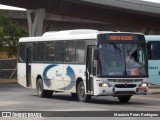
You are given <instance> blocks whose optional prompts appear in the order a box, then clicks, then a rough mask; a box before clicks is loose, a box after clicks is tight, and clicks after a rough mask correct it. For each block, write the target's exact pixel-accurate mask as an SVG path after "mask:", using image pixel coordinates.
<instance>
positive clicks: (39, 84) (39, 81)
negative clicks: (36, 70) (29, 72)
mask: <svg viewBox="0 0 160 120" xmlns="http://www.w3.org/2000/svg"><path fill="white" fill-rule="evenodd" d="M36 81H37V82H36V89H37V94H38V96H39V97H42V98H50V97H52V94H53V91H51V90H44V87H43V80H42V77H41V76H40V75H38V76H37V80H36Z"/></svg>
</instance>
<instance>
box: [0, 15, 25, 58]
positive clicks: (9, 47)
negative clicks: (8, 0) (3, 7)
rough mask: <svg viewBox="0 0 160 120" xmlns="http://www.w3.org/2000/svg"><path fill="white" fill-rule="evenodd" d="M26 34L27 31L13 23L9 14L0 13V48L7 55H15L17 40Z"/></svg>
mask: <svg viewBox="0 0 160 120" xmlns="http://www.w3.org/2000/svg"><path fill="white" fill-rule="evenodd" d="M25 36H28V31H27V30H26V29H25V28H23V27H22V26H19V25H17V24H16V23H14V22H13V21H12V20H11V18H10V17H9V16H6V15H0V50H6V51H7V52H8V57H13V56H17V53H18V40H19V38H20V37H25Z"/></svg>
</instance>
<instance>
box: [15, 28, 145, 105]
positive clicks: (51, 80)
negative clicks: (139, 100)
mask: <svg viewBox="0 0 160 120" xmlns="http://www.w3.org/2000/svg"><path fill="white" fill-rule="evenodd" d="M147 62H148V60H147V57H146V42H145V39H144V35H143V34H136V33H126V32H104V31H103V32H101V31H97V30H83V29H80V30H66V31H59V32H48V33H45V34H44V35H43V36H40V37H26V38H21V39H20V40H19V56H18V82H19V83H20V84H21V85H23V86H24V87H31V88H35V89H37V94H38V96H40V97H51V96H52V94H53V92H68V93H71V95H72V96H73V97H77V98H78V100H79V101H88V100H90V98H91V96H114V97H118V99H119V101H120V102H128V101H129V100H130V98H131V96H132V95H135V94H143V95H145V94H147V90H148V87H147V77H148V71H147V70H148V66H147V65H148V64H147Z"/></svg>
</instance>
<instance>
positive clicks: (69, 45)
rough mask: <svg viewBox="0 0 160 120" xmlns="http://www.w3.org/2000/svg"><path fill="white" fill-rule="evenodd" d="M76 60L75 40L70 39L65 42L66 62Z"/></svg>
mask: <svg viewBox="0 0 160 120" xmlns="http://www.w3.org/2000/svg"><path fill="white" fill-rule="evenodd" d="M74 60H75V42H74V41H72V42H71V41H70V42H66V44H65V62H72V63H73V62H74Z"/></svg>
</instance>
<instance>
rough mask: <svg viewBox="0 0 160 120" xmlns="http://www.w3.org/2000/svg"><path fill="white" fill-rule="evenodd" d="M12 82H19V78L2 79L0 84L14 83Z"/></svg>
mask: <svg viewBox="0 0 160 120" xmlns="http://www.w3.org/2000/svg"><path fill="white" fill-rule="evenodd" d="M12 83H18V82H17V80H5V79H3V80H0V84H12Z"/></svg>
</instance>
